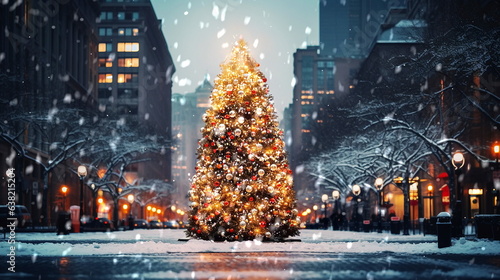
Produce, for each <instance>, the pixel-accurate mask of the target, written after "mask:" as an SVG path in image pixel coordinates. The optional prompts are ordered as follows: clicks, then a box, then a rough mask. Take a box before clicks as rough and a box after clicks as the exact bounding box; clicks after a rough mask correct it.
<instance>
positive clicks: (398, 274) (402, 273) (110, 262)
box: [2, 252, 500, 279]
mask: <svg viewBox="0 0 500 280" xmlns="http://www.w3.org/2000/svg"><path fill="white" fill-rule="evenodd" d="M471 267H473V269H471ZM16 268H17V269H16V273H12V274H3V275H2V279H134V278H136V279H431V278H435V279H438V278H439V279H500V257H498V256H497V257H485V256H479V257H477V256H476V257H475V256H470V255H455V256H446V257H444V256H436V255H431V256H422V255H411V256H408V255H405V254H395V253H390V252H383V253H380V254H358V253H347V254H329V253H314V252H302V253H296V252H294V253H284V252H266V253H169V254H154V255H124V256H85V257H81V256H72V257H38V258H37V260H36V261H35V262H34V263H33V262H32V258H31V257H23V258H21V259H20V260H19V261H18V263H17V266H16Z"/></svg>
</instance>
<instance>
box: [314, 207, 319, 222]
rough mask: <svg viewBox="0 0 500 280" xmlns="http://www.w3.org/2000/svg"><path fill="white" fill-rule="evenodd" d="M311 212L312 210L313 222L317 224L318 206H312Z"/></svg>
mask: <svg viewBox="0 0 500 280" xmlns="http://www.w3.org/2000/svg"><path fill="white" fill-rule="evenodd" d="M313 210H314V222H315V223H317V222H318V205H314V206H313Z"/></svg>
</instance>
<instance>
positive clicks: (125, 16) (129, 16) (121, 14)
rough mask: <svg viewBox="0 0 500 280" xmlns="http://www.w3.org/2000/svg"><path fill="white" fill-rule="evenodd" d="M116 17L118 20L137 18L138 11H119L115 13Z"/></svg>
mask: <svg viewBox="0 0 500 280" xmlns="http://www.w3.org/2000/svg"><path fill="white" fill-rule="evenodd" d="M116 17H117V18H118V20H134V21H135V20H138V19H139V13H138V12H132V13H125V12H119V13H117V14H116Z"/></svg>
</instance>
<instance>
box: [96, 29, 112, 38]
mask: <svg viewBox="0 0 500 280" xmlns="http://www.w3.org/2000/svg"><path fill="white" fill-rule="evenodd" d="M111 35H113V29H112V28H99V36H111Z"/></svg>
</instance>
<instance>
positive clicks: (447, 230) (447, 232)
mask: <svg viewBox="0 0 500 280" xmlns="http://www.w3.org/2000/svg"><path fill="white" fill-rule="evenodd" d="M436 228H437V236H438V248H444V247H450V246H451V215H450V213H448V212H441V213H439V214H438V215H437V221H436Z"/></svg>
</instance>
